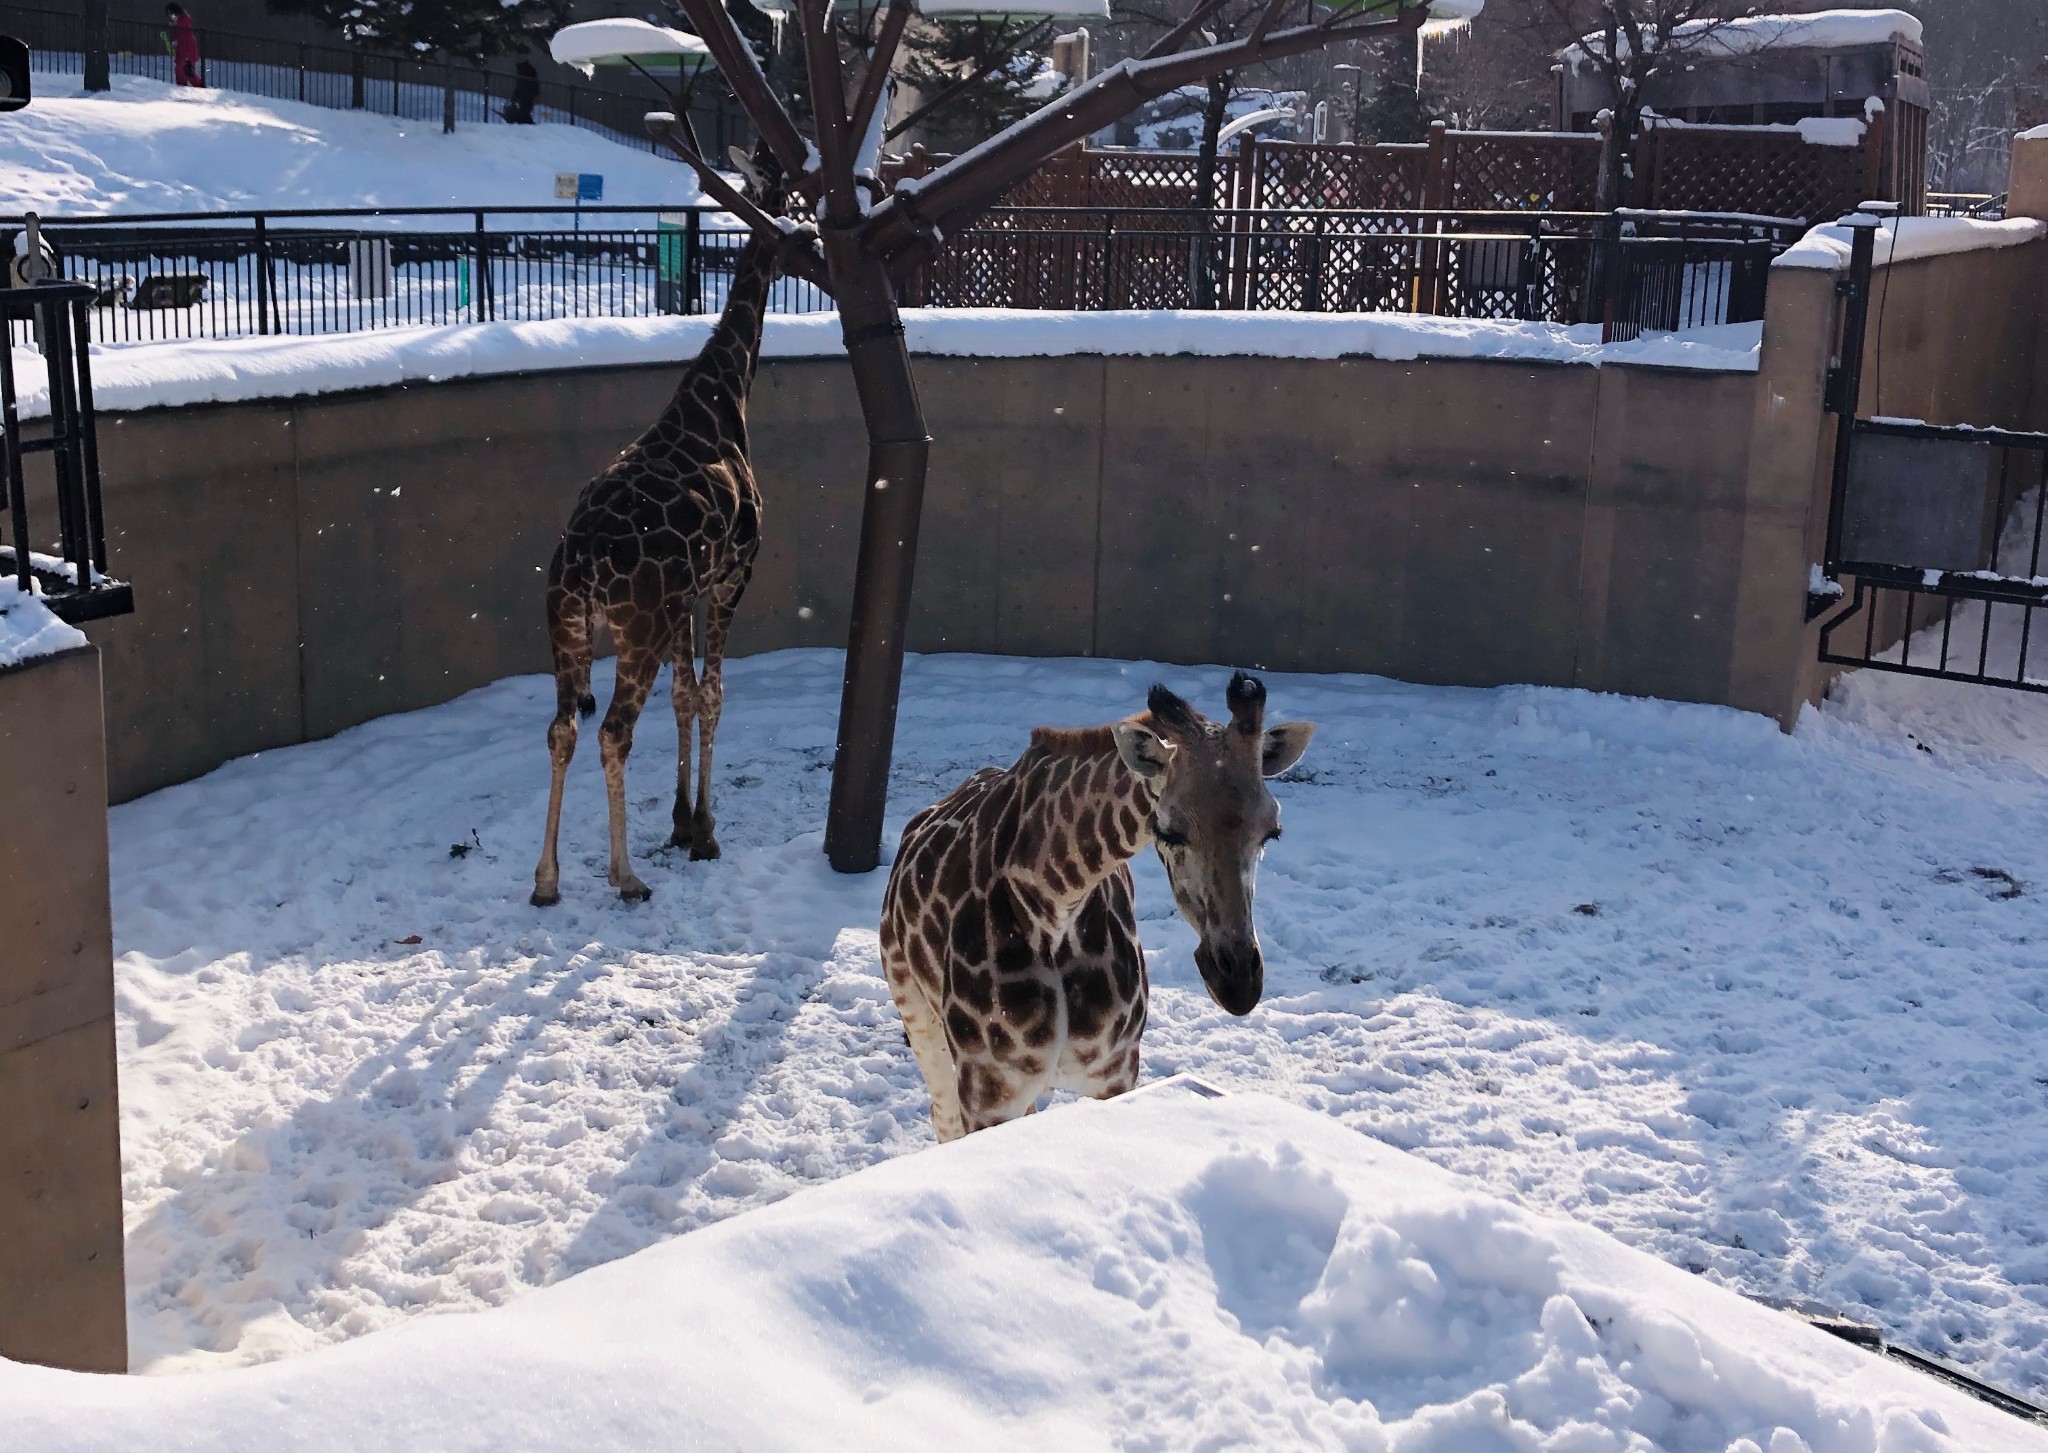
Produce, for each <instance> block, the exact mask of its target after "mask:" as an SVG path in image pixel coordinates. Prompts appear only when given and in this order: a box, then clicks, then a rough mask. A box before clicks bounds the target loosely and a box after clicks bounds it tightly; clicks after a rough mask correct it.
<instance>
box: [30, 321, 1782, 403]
mask: <svg viewBox="0 0 2048 1453" xmlns="http://www.w3.org/2000/svg"><path fill="white" fill-rule="evenodd" d="M715 321H716V320H715V319H713V318H710V317H690V318H562V319H556V320H553V321H549V322H540V323H462V324H451V325H448V326H445V327H434V328H387V329H379V330H376V331H374V332H368V333H347V334H334V335H329V336H326V337H314V338H293V337H271V338H201V339H187V340H182V341H178V342H169V343H132V344H101V345H95V346H94V348H93V355H92V357H93V362H92V369H93V399H94V402H95V403H96V404H97V405H98V407H99V408H101V409H102V410H112V411H121V410H133V409H148V408H159V407H179V406H184V405H190V404H208V403H241V402H246V401H249V400H253V399H265V398H291V397H296V396H299V395H305V394H322V393H338V392H342V391H344V390H348V389H362V388H385V387H390V386H392V385H394V384H403V383H434V382H439V381H442V380H445V379H453V378H470V377H485V376H489V375H492V374H507V373H532V372H541V371H549V370H554V369H564V368H613V367H622V366H628V365H634V364H676V363H679V362H680V361H681V360H684V359H688V358H691V357H693V356H695V354H696V352H697V350H698V349H699V348H701V347H702V346H703V344H704V340H705V338H706V337H707V336H709V334H710V331H711V327H712V324H713V323H714V322H715ZM903 321H904V325H905V327H906V328H907V329H908V331H909V334H910V348H911V351H912V352H913V353H918V354H924V355H927V356H939V357H958V358H1061V357H1074V356H1111V357H1153V358H1170V357H1176V356H1183V355H1192V356H1196V357H1209V358H1332V359H1335V358H1382V359H1394V360H1405V359H1414V358H1495V359H1513V360H1518V361H1522V362H1530V363H1577V364H1592V365H1599V364H1602V363H1632V364H1645V365H1654V366H1660V367H1669V368H1695V369H1704V370H1708V371H1717V372H1735V373H1743V372H1749V373H1753V372H1755V371H1756V366H1757V351H1758V349H1759V347H1760V346H1761V342H1762V337H1763V325H1762V324H1761V323H1734V324H1725V325H1722V326H1720V327H1713V328H1698V329H1693V330H1691V331H1689V332H1686V333H1682V334H1669V335H1662V336H1651V337H1645V338H1640V339H1637V340H1635V341H1634V342H1630V343H1611V344H1604V345H1603V344H1602V343H1601V342H1600V329H1599V327H1598V326H1597V325H1593V324H1575V325H1569V326H1567V325H1563V324H1557V323H1500V322H1490V321H1479V320H1472V319H1464V318H1434V317H1419V316H1412V315H1408V314H1400V313H1391V314H1390V313H1363V314H1361V313H1352V314H1343V313H1223V312H1170V311H1158V312H1123V313H1067V312H1027V311H1011V310H1006V309H1000V308H948V309H914V308H912V309H905V310H904V314H903ZM843 351H844V348H843V345H842V343H841V342H840V336H839V319H838V316H837V315H836V314H832V313H806V314H799V315H773V316H771V317H770V318H769V319H768V324H767V328H766V330H765V333H764V336H763V340H762V354H763V356H764V357H768V358H830V357H836V356H838V355H839V354H840V353H842V352H843ZM14 357H15V370H16V378H17V381H18V384H19V387H20V389H21V397H22V408H23V410H24V412H26V413H27V414H29V415H30V416H36V415H38V414H40V413H42V412H43V411H44V410H46V408H47V395H46V393H45V391H44V383H43V378H44V374H43V363H42V358H41V356H40V355H39V354H36V353H34V352H31V351H29V350H27V349H17V350H16V351H15V355H14Z"/></svg>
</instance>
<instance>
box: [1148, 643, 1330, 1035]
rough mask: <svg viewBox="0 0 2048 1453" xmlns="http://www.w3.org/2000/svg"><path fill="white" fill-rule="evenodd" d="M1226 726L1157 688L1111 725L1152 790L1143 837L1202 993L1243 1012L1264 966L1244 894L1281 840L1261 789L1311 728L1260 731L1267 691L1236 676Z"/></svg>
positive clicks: (1297, 754) (1259, 986)
mask: <svg viewBox="0 0 2048 1453" xmlns="http://www.w3.org/2000/svg"><path fill="white" fill-rule="evenodd" d="M1227 699H1228V701H1229V703H1230V721H1229V722H1228V723H1227V724H1219V723H1217V722H1212V721H1208V720H1205V719H1204V718H1203V717H1202V716H1201V715H1200V714H1199V713H1197V712H1196V711H1195V710H1194V708H1193V707H1191V706H1189V705H1188V704H1187V703H1186V702H1185V701H1182V700H1181V699H1180V698H1179V697H1178V696H1175V695H1174V694H1173V693H1172V692H1171V691H1168V690H1167V689H1166V688H1165V687H1164V686H1155V687H1153V688H1152V692H1151V695H1150V696H1148V697H1147V698H1146V702H1145V704H1146V706H1147V708H1148V710H1147V712H1146V713H1145V714H1144V715H1142V716H1134V717H1132V718H1130V719H1129V720H1128V721H1121V722H1118V723H1117V724H1116V726H1115V727H1114V728H1112V731H1113V732H1114V734H1115V736H1116V747H1117V755H1118V756H1119V757H1121V758H1122V759H1123V762H1124V765H1125V766H1127V767H1129V768H1130V769H1131V771H1133V772H1135V773H1137V774H1138V776H1140V777H1142V778H1144V779H1145V780H1146V781H1148V782H1149V783H1150V784H1151V785H1152V789H1153V793H1154V796H1155V800H1156V804H1157V805H1156V806H1155V807H1154V808H1153V810H1152V821H1151V824H1150V825H1151V829H1152V841H1153V845H1154V846H1155V847H1156V848H1157V849H1158V850H1159V860H1160V861H1161V862H1162V863H1164V864H1165V865H1166V877H1167V880H1168V881H1169V882H1170V883H1172V885H1173V901H1174V902H1175V903H1176V904H1178V905H1179V906H1180V912H1181V916H1182V917H1183V918H1185V919H1187V921H1188V922H1189V923H1190V924H1192V925H1193V926H1194V929H1195V931H1196V932H1197V933H1199V934H1200V935H1201V936H1202V938H1201V942H1200V943H1199V944H1197V945H1196V947H1195V965H1196V967H1198V968H1199V969H1200V970H1201V971H1202V982H1203V983H1205V984H1207V985H1208V986H1209V993H1210V995H1211V996H1212V997H1213V998H1214V999H1215V1000H1216V1002H1217V1003H1218V1004H1220V1005H1221V1006H1222V1007H1223V1008H1225V1009H1227V1010H1229V1011H1230V1012H1231V1013H1232V1014H1249V1013H1250V1012H1251V1011H1252V1009H1253V1008H1254V1007H1255V1006H1256V1005H1257V1004H1258V1002H1259V995H1260V993H1261V992H1262V991H1263V990H1264V988H1265V983H1266V962H1265V959H1264V957H1263V956H1262V955H1261V954H1260V952H1259V935H1258V931H1257V930H1256V929H1255V928H1254V927H1253V926H1252V892H1253V888H1254V886H1255V884H1256V880H1257V878H1258V872H1259V858H1260V857H1261V856H1262V855H1263V854H1264V852H1265V849H1266V844H1267V843H1269V842H1271V841H1272V840H1273V839H1274V838H1276V837H1278V836H1280V804H1279V803H1277V802H1275V801H1274V800H1273V794H1272V793H1271V792H1270V791H1268V790H1267V787H1266V779H1267V778H1268V777H1277V776H1278V775H1279V774H1280V773H1282V772H1285V771H1286V770H1287V769H1288V768H1289V767H1292V766H1293V765H1294V764H1295V763H1296V762H1298V761H1300V760H1301V754H1302V753H1303V752H1305V751H1307V750H1308V739H1309V738H1310V737H1311V736H1313V735H1315V730H1316V729H1315V726H1314V724H1313V723H1311V722H1305V721H1292V722H1287V723H1285V724H1283V725H1281V726H1276V727H1271V728H1269V727H1267V726H1266V724H1265V717H1266V688H1265V687H1264V686H1262V685H1261V684H1260V683H1259V681H1258V679H1257V678H1256V677H1251V676H1247V675H1245V674H1244V673H1243V672H1242V671H1240V672H1238V673H1237V674H1236V675H1235V676H1233V677H1232V678H1231V680H1230V691H1229V694H1228V698H1227Z"/></svg>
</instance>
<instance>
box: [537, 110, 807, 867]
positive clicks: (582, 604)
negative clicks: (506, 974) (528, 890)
mask: <svg viewBox="0 0 2048 1453" xmlns="http://www.w3.org/2000/svg"><path fill="white" fill-rule="evenodd" d="M748 176H749V191H750V192H751V193H752V194H753V199H754V201H756V202H757V203H759V204H760V206H761V208H762V210H764V211H766V212H768V213H769V215H771V216H775V215H779V214H780V213H781V211H782V210H783V208H784V206H785V205H786V203H787V197H786V195H785V192H784V189H783V185H782V182H781V180H780V174H779V172H777V170H776V169H775V164H774V161H773V159H772V157H771V156H770V155H769V154H768V152H767V150H766V148H765V147H761V148H757V149H756V151H755V155H754V160H753V165H752V166H751V167H750V168H749V169H748ZM812 235H813V234H812V233H811V232H810V231H809V230H808V229H803V228H797V229H791V230H790V231H787V232H785V233H784V235H783V239H782V241H780V242H773V241H764V240H762V239H760V238H752V239H750V240H749V241H748V243H747V245H746V247H745V249H744V250H743V251H742V252H741V253H740V258H739V263H738V265H737V267H736V268H735V269H734V272H733V278H732V285H731V287H730V289H729V290H728V291H727V293H726V297H725V307H724V310H723V311H722V312H721V313H720V315H719V319H718V323H717V325H716V326H715V327H714V328H713V329H712V331H711V336H710V338H709V339H707V340H706V341H705V344H704V347H703V349H702V351H700V352H699V353H698V355H697V357H696V360H695V361H694V362H693V363H691V364H690V366H689V367H688V368H687V369H685V370H684V372H683V377H682V380H681V382H680V383H678V384H677V385H676V391H675V394H674V396H673V397H672V398H671V399H670V400H669V403H668V407H667V408H665V409H663V410H662V412H661V417H660V418H658V419H656V420H655V421H654V424H653V427H651V428H649V429H648V430H647V432H646V433H644V434H642V435H641V436H640V437H639V438H638V439H636V440H634V441H633V442H632V443H631V444H630V445H628V446H627V447H626V449H625V452H623V453H622V454H620V455H619V457H618V458H617V459H615V460H613V461H612V463H611V464H610V465H609V466H608V467H607V468H606V469H605V470H604V471H603V472H602V473H600V474H599V475H598V476H597V477H596V478H595V479H593V480H591V481H590V483H588V484H586V485H585V486H584V487H583V492H582V493H581V494H580V495H578V496H577V499H576V504H575V507H574V508H573V509H572V510H571V511H570V512H569V523H568V525H567V526H566V527H565V528H564V529H563V531H562V539H561V543H560V544H558V545H557V546H556V547H555V554H554V559H553V561H552V562H551V563H550V564H549V566H548V577H547V614H548V640H549V643H550V645H551V646H552V647H553V651H554V663H555V717H554V720H553V722H551V723H550V724H549V726H548V751H549V754H550V756H551V757H552V758H553V766H554V776H553V780H552V782H551V784H550V787H549V790H548V815H547V828H546V834H545V837H544V839H543V841H542V845H541V855H540V862H539V864H538V866H536V867H535V868H534V871H533V901H534V903H536V904H538V905H542V906H545V905H547V904H551V903H554V902H557V901H558V900H559V899H560V897H561V870H560V867H559V865H558V864H557V861H556V855H555V850H556V843H557V840H558V839H559V837H560V835H561V823H562V788H563V783H564V781H565V780H566V778H567V775H568V771H569V759H570V758H571V757H572V756H573V755H574V754H575V751H576V734H577V733H576V719H577V717H578V716H579V715H582V716H588V715H590V714H591V713H592V712H594V711H596V709H597V703H596V700H595V699H594V698H593V697H592V696H591V694H590V660H591V652H592V649H593V645H594V638H595V636H596V634H597V626H598V623H599V622H600V621H602V622H603V623H604V624H605V625H606V626H608V627H609V628H610V630H611V633H612V642H613V644H614V646H615V647H616V648H617V651H618V680H617V685H616V686H615V688H614V689H613V692H612V700H611V705H610V707H609V708H608V709H607V710H606V712H605V715H604V721H603V722H602V723H601V724H600V725H599V727H598V744H599V748H600V750H601V752H602V755H603V759H604V783H605V796H606V798H607V800H608V803H609V807H610V814H611V874H610V881H611V884H612V886H613V887H615V888H617V889H618V890H619V896H620V897H621V898H623V899H625V900H626V901H627V902H629V903H632V902H639V901H640V900H643V899H645V898H647V897H648V896H649V889H648V887H647V885H646V884H645V883H643V882H641V881H640V878H639V875H638V874H636V873H635V872H634V871H633V865H632V862H631V859H630V856H629V854H628V852H627V847H626V757H627V755H628V754H629V753H630V752H631V751H632V749H633V726H634V724H635V723H636V722H637V721H638V720H639V717H640V709H641V707H642V706H644V705H645V704H646V702H647V697H648V693H649V692H651V691H652V690H653V689H654V681H655V677H656V676H658V675H659V674H660V672H661V668H662V666H663V665H668V666H670V667H671V668H672V672H673V682H672V687H671V692H672V696H673V699H674V703H675V712H676V732H677V736H678V738H679V740H678V742H677V747H676V803H675V812H674V815H673V828H674V830H673V833H672V835H671V837H670V839H669V841H670V842H671V844H673V845H674V846H676V847H687V848H688V849H689V850H690V856H691V858H693V859H697V858H715V857H717V856H718V839H717V837H716V835H715V828H716V824H715V822H714V821H713V819H712V815H711V748H712V742H713V740H714V739H715V738H716V736H717V733H718V718H719V713H720V711H721V710H722V708H723V706H724V703H725V684H724V666H725V639H726V632H727V631H728V629H729V628H730V627H731V625H732V618H733V613H734V612H735V611H736V610H737V609H738V608H739V603H740V596H741V595H742V594H743V593H744V592H745V591H746V588H747V581H748V579H749V577H751V576H752V574H753V571H754V557H755V556H756V555H757V554H759V553H760V549H761V492H760V490H759V488H757V487H756V485H755V482H754V469H753V465H752V463H751V461H750V459H749V457H748V451H747V391H748V389H749V388H750V387H751V385H752V384H753V381H754V366H755V363H756V361H757V360H758V358H759V356H760V352H761V324H762V316H763V314H764V313H765V312H766V310H767V306H768V293H769V286H770V284H772V283H773V282H774V280H775V275H776V272H777V270H778V267H779V265H780V262H781V260H782V257H783V255H784V251H785V249H787V248H789V247H793V246H797V245H800V244H802V243H804V242H807V241H808V239H809V238H810V237H811V236H812ZM700 602H701V603H702V604H703V607H704V670H703V674H702V675H701V676H700V675H699V674H698V671H697V649H696V613H697V608H698V605H699V603H700ZM692 721H695V723H696V725H697V795H696V800H695V802H694V803H692V802H691V800H690V724H691V722H692Z"/></svg>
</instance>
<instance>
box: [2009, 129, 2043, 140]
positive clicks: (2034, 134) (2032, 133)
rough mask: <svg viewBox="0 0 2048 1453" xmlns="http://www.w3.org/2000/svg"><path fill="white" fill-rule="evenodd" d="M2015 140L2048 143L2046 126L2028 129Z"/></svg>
mask: <svg viewBox="0 0 2048 1453" xmlns="http://www.w3.org/2000/svg"><path fill="white" fill-rule="evenodd" d="M2015 139H2016V140H2019V141H2048V126H2035V127H2030V128H2029V129H2027V130H2025V131H2022V132H2021V133H2020V134H2019V136H2018V137H2016V138H2015Z"/></svg>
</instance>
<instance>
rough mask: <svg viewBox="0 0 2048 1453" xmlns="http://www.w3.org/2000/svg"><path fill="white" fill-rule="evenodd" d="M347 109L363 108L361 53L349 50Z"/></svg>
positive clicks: (356, 109)
mask: <svg viewBox="0 0 2048 1453" xmlns="http://www.w3.org/2000/svg"><path fill="white" fill-rule="evenodd" d="M348 109H349V110H351V111H360V110H362V109H363V53H362V52H361V51H359V50H358V51H351V52H350V53H349V58H348Z"/></svg>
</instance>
